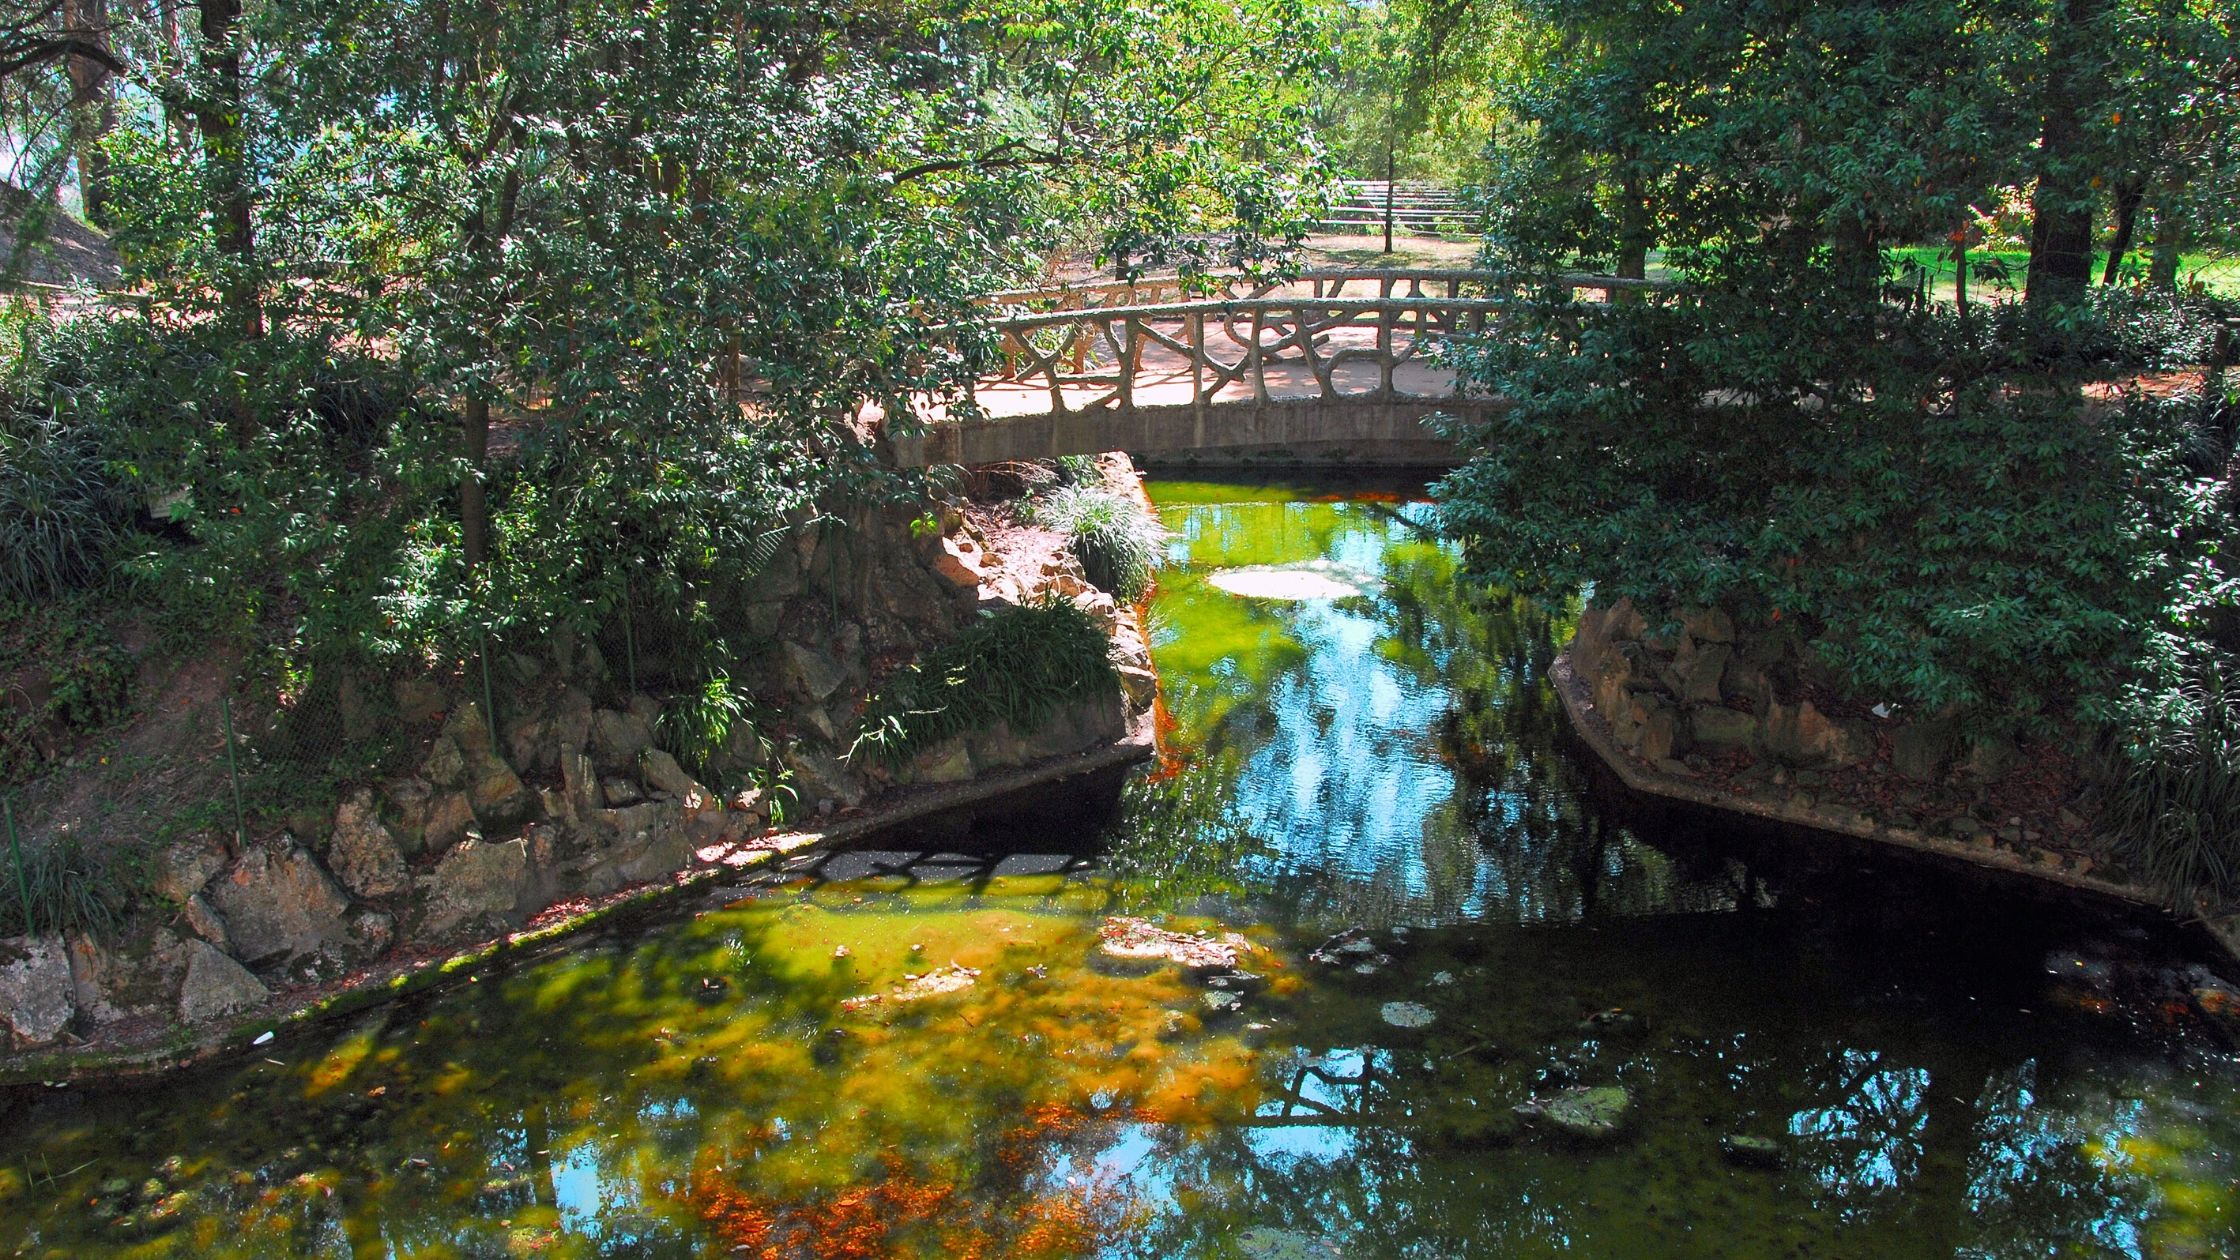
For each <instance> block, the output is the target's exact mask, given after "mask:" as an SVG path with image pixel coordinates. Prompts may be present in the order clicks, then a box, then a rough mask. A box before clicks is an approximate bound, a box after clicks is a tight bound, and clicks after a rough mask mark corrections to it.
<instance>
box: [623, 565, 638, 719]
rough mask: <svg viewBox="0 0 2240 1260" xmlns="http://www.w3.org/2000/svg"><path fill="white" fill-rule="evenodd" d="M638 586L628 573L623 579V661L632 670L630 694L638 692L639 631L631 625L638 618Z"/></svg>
mask: <svg viewBox="0 0 2240 1260" xmlns="http://www.w3.org/2000/svg"><path fill="white" fill-rule="evenodd" d="M637 607H638V601H637V595H636V587H635V585H634V584H633V583H632V582H631V581H630V578H629V576H628V575H627V574H625V575H624V576H623V579H622V661H623V665H624V666H625V667H626V668H627V669H628V670H629V672H630V694H631V695H633V696H634V695H637V694H638V632H637V630H636V629H635V628H634V627H633V626H632V625H631V623H632V622H633V621H635V620H637Z"/></svg>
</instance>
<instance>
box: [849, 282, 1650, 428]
mask: <svg viewBox="0 0 2240 1260" xmlns="http://www.w3.org/2000/svg"><path fill="white" fill-rule="evenodd" d="M1492 282H1493V277H1492V276H1489V275H1487V274H1485V273H1482V272H1471V271H1435V270H1375V271H1316V272H1307V273H1304V274H1301V275H1299V276H1296V277H1294V278H1292V279H1290V280H1288V281H1281V282H1278V281H1272V280H1255V279H1251V278H1248V277H1244V276H1241V275H1232V276H1220V277H1214V278H1212V279H1211V280H1209V281H1207V282H1206V283H1207V284H1208V285H1209V287H1210V291H1203V292H1191V291H1188V290H1185V289H1184V287H1183V286H1182V284H1181V282H1180V281H1178V280H1176V279H1173V278H1168V279H1158V280H1144V281H1140V282H1136V283H1132V284H1130V283H1113V284H1084V285H1068V286H1063V287H1055V288H1047V289H1034V290H1019V291H1015V292H1008V293H999V294H995V295H992V296H991V297H990V298H988V299H987V301H988V303H989V305H991V306H992V307H994V308H996V309H997V310H998V311H999V312H1000V314H999V315H998V317H997V319H996V320H995V322H994V327H993V331H994V333H995V336H996V338H997V344H998V346H999V347H1000V350H1001V352H1002V355H1003V367H1002V369H1001V370H1000V371H999V372H997V373H994V374H992V375H990V376H987V377H984V378H982V379H981V380H979V381H978V382H976V383H975V384H974V385H973V387H972V388H971V390H970V391H969V392H968V395H967V397H966V398H965V399H963V400H959V401H957V402H953V403H943V402H941V401H939V400H934V399H927V400H924V401H923V402H922V403H921V404H920V406H919V409H918V412H919V414H918V419H919V420H920V421H921V423H922V431H921V432H919V433H916V434H908V435H904V434H893V435H891V437H890V441H891V445H892V447H893V450H894V454H895V457H896V459H897V461H898V462H899V463H902V464H904V465H907V466H924V465H928V464H952V463H953V464H986V463H994V462H997V461H1001V460H1011V459H1038V458H1047V457H1050V456H1056V455H1086V454H1094V453H1096V452H1099V451H1114V450H1120V451H1127V452H1129V453H1130V454H1134V455H1139V456H1145V457H1149V458H1151V459H1153V460H1155V461H1157V462H1162V463H1191V462H1198V463H1217V464H1239V463H1254V462H1271V463H1276V462H1281V463H1340V464H1384V465H1405V466H1424V465H1432V464H1440V463H1446V462H1449V461H1451V459H1452V447H1451V445H1450V444H1449V443H1448V442H1446V441H1445V440H1444V439H1442V438H1440V437H1439V436H1438V435H1437V434H1436V433H1434V432H1433V431H1432V430H1431V429H1430V428H1429V427H1428V426H1427V425H1426V424H1425V420H1426V419H1427V418H1428V417H1430V416H1432V415H1434V414H1437V413H1446V414H1450V415H1465V416H1468V415H1480V414H1484V413H1485V412H1486V411H1488V410H1489V409H1490V408H1492V407H1493V406H1495V405H1497V400H1494V399H1491V398H1487V397H1484V396H1482V395H1470V394H1467V393H1463V392H1460V391H1458V389H1457V387H1456V381H1455V376H1454V373H1453V372H1452V371H1451V370H1449V369H1448V368H1446V367H1444V366H1442V365H1441V364H1439V363H1438V362H1437V361H1436V357H1435V356H1434V355H1433V354H1431V353H1430V351H1431V350H1432V348H1433V347H1434V346H1435V345H1437V344H1438V343H1439V342H1440V341H1441V340H1443V339H1444V338H1447V337H1451V336H1454V335H1455V334H1457V333H1471V332H1478V331H1482V330H1483V329H1484V328H1485V327H1486V326H1487V323H1488V321H1489V319H1492V318H1493V317H1495V316H1496V315H1497V314H1498V312H1499V311H1500V309H1501V307H1502V305H1503V304H1504V303H1503V300H1502V299H1501V298H1499V297H1495V296H1491V295H1490V294H1489V286H1490V285H1491V283H1492ZM1559 283H1564V284H1568V285H1570V286H1571V287H1572V289H1573V290H1574V291H1575V292H1577V293H1579V294H1580V295H1582V296H1584V297H1587V298H1589V299H1590V300H1600V301H1608V300H1609V299H1610V296H1611V295H1612V294H1613V293H1615V292H1617V291H1619V290H1622V289H1630V288H1650V287H1654V282H1645V281H1640V280H1626V279H1620V278H1617V277H1612V276H1590V275H1577V276H1564V277H1561V278H1560V279H1559Z"/></svg>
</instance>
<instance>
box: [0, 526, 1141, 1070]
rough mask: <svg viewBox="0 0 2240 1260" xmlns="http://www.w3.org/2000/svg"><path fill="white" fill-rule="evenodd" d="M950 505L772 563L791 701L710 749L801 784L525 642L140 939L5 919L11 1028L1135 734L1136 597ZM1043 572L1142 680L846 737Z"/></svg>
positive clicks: (764, 628) (177, 851) (768, 619)
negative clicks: (316, 812)
mask: <svg viewBox="0 0 2240 1260" xmlns="http://www.w3.org/2000/svg"><path fill="white" fill-rule="evenodd" d="M939 519H940V520H941V522H942V529H941V530H940V531H939V532H938V533H933V532H930V531H923V532H921V531H914V530H912V529H911V522H910V520H909V519H908V518H907V517H906V516H904V515H901V514H890V515H888V516H886V517H882V518H879V519H876V520H870V521H865V522H859V523H857V525H856V526H855V527H854V528H853V529H852V530H851V532H850V533H849V535H847V536H846V537H844V538H843V537H841V536H838V535H834V534H829V533H828V534H811V535H807V536H805V537H804V538H803V539H802V541H800V543H799V544H798V545H794V546H790V547H787V548H785V549H783V550H782V552H781V557H780V561H779V562H778V563H776V564H774V565H773V566H772V571H769V572H766V573H765V575H764V578H763V580H762V581H761V582H760V583H759V584H758V588H757V591H756V596H757V597H756V599H754V600H753V601H751V602H750V608H751V610H752V611H751V615H750V618H749V620H750V621H751V622H753V623H754V624H753V626H752V627H750V629H752V630H757V631H760V632H762V633H764V634H766V635H767V638H768V641H769V642H770V644H771V649H770V652H769V655H768V658H767V659H768V661H769V662H770V666H771V668H770V669H769V670H768V671H767V672H768V675H769V676H768V678H767V679H766V680H765V683H766V685H765V687H764V689H763V691H762V694H761V698H762V699H763V701H764V702H765V703H766V704H767V706H768V708H769V709H770V710H771V711H772V712H773V713H775V714H777V715H778V720H777V721H776V722H774V723H772V729H771V731H770V732H768V734H770V735H771V736H772V738H770V739H769V741H768V742H767V743H765V742H764V741H762V740H760V739H756V740H747V739H741V740H739V741H737V742H736V743H735V744H734V745H733V746H731V747H729V748H727V749H725V750H724V751H723V753H721V754H719V755H718V757H717V758H716V760H717V761H719V762H721V763H722V764H721V766H720V768H721V769H722V770H723V771H724V772H725V773H726V777H727V778H730V779H731V780H732V781H734V782H754V781H760V782H762V783H764V784H766V785H775V784H778V783H783V784H784V785H785V790H784V791H782V792H781V791H779V790H776V789H775V788H774V786H773V787H766V789H751V788H750V789H743V790H734V791H731V792H717V791H714V790H711V789H710V788H709V787H707V786H705V785H703V784H702V783H700V782H698V781H697V780H696V779H695V778H694V776H693V775H692V774H691V773H689V772H688V771H687V770H686V769H685V767H683V766H682V765H680V764H679V763H678V761H677V759H676V758H675V757H673V756H672V755H671V754H670V753H668V752H666V751H664V750H662V749H661V748H659V747H658V746H656V742H655V719H656V717H657V715H658V713H659V711H660V706H659V702H658V701H657V700H656V699H655V698H654V697H652V696H649V695H624V696H623V698H622V699H620V700H619V701H609V702H607V703H601V702H599V701H598V700H597V699H596V698H595V697H596V696H597V695H599V694H601V693H602V692H603V693H605V694H607V695H609V696H613V695H616V694H617V693H616V692H615V690H614V687H613V681H614V676H613V671H612V670H611V669H610V668H609V667H608V666H607V664H606V663H605V662H603V661H600V660H598V659H597V653H596V650H595V649H591V648H588V647H586V646H583V645H575V646H573V647H570V646H567V645H559V646H556V648H555V653H554V655H555V656H556V657H557V658H559V659H557V660H551V661H532V660H527V659H525V658H522V659H516V660H513V661H511V662H509V664H508V669H507V674H508V676H509V678H510V679H511V680H512V684H513V685H511V686H509V687H507V688H505V689H504V690H503V691H502V692H500V693H499V695H498V702H497V707H498V710H499V712H500V713H501V714H502V715H503V716H502V718H501V720H500V721H499V722H498V723H497V729H495V730H493V729H492V724H491V722H490V720H489V718H488V717H487V716H486V715H485V713H484V712H483V709H482V706H481V704H480V703H478V702H477V701H475V700H466V699H460V698H457V697H451V696H446V695H444V694H443V693H442V692H441V691H440V690H435V689H431V688H430V687H429V686H428V685H427V684H425V683H418V684H407V685H404V686H401V687H400V688H399V694H398V696H397V697H396V699H397V700H398V707H399V708H400V709H401V710H403V711H405V712H406V713H408V714H409V713H414V712H417V713H418V714H419V715H420V716H421V717H422V718H423V719H425V720H426V721H427V722H430V723H434V724H436V733H435V735H434V737H433V738H432V739H431V740H430V741H429V743H428V744H427V746H426V749H425V751H424V753H423V754H422V755H421V756H420V757H419V759H418V762H417V764H416V765H415V767H414V768H413V769H412V771H411V772H410V773H407V774H404V775H401V776H398V777H395V778H392V779H389V780H386V781H383V782H380V783H377V784H369V785H365V786H361V787H358V788H357V789H355V790H353V791H352V792H350V793H349V794H348V795H347V796H346V797H345V798H344V799H343V800H341V801H340V802H338V803H337V804H336V806H335V807H334V809H333V811H332V813H331V815H329V816H325V817H321V818H319V819H318V820H317V821H316V823H315V824H311V825H306V822H305V821H303V820H300V818H299V820H298V821H297V822H296V823H294V824H293V825H292V826H291V829H290V830H288V831H283V832H279V833H275V834H271V835H265V836H260V837H256V838H254V839H253V840H252V841H251V842H250V843H249V844H248V845H247V846H245V847H241V848H239V849H236V847H235V846H234V845H232V844H231V843H229V840H230V837H220V836H216V835H207V836H200V837H196V838H194V839H190V840H187V841H184V842H180V843H176V844H173V845H171V846H170V847H168V848H166V849H165V850H163V851H162V852H160V853H158V854H156V855H155V857H154V870H153V872H152V879H151V883H152V885H153V891H154V894H155V896H156V898H157V899H158V900H159V902H160V905H161V912H160V913H157V914H151V915H145V916H143V917H142V921H140V922H139V923H137V924H136V925H135V926H134V928H133V929H132V930H131V931H129V932H127V933H126V934H124V935H123V936H122V937H121V939H117V940H99V939H95V938H92V937H83V936H77V935H71V936H68V937H61V936H45V937H37V938H15V939H11V940H4V941H0V1033H4V1034H5V1038H4V1040H5V1044H6V1045H7V1047H8V1048H10V1049H12V1050H15V1051H18V1052H22V1051H33V1050H39V1049H42V1048H48V1047H64V1048H68V1047H72V1046H79V1047H90V1046H96V1045H102V1046H112V1047H113V1046H125V1045H131V1044H134V1043H141V1044H145V1043H150V1042H155V1041H162V1040H166V1039H170V1040H177V1039H179V1038H180V1037H182V1036H184V1035H185V1034H186V1033H187V1032H188V1031H189V1030H191V1029H193V1028H196V1027H209V1026H212V1025H215V1024H220V1023H224V1022H227V1021H237V1020H239V1019H241V1018H244V1017H246V1016H248V1015H251V1014H256V1015H260V1016H262V1015H265V1014H268V1013H278V1012H283V1011H286V1010H288V1009H291V1008H295V1007H300V1006H303V1005H306V1004H307V1003H309V1002H311V1001H313V1000H315V999H316V998H317V997H318V996H319V995H320V993H321V992H322V991H324V990H325V989H328V988H331V987H332V986H334V985H335V984H336V983H338V982H343V981H345V979H346V978H347V977H351V976H356V975H363V974H365V973H367V972H370V971H375V970H384V969H385V970H390V971H394V970H396V969H397V967H398V960H399V959H405V960H410V959H412V958H415V957H427V956H432V955H436V954H439V953H441V952H447V951H449V950H451V949H455V948H457V947H458V946H459V945H460V944H462V943H465V942H473V941H478V940H488V939H490V938H492V937H493V936H502V935H503V934H505V933H507V932H509V931H511V930H512V929H514V928H516V927H518V926H519V925H521V924H522V923H523V922H525V921H526V920H527V919H529V918H530V917H531V916H533V915H536V914H538V913H539V912H541V911H545V910H546V909H547V908H548V907H552V906H554V905H555V904H556V903H567V902H580V901H584V900H586V899H597V898H599V897H602V896H605V895H608V894H612V893H614V892H616V891H617V890H620V889H623V888H627V887H629V886H632V885H639V884H649V883H652V884H659V883H664V882H670V881H675V880H678V879H679V878H681V877H687V876H688V875H689V873H690V872H693V871H695V870H705V869H708V868H710V867H722V866H725V865H733V866H736V865H742V864H744V859H745V858H746V857H748V856H755V855H758V854H759V851H761V850H764V849H768V848H772V847H779V846H780V844H781V842H780V841H779V840H777V839H776V838H774V837H773V833H774V832H775V831H777V830H778V829H779V828H778V826H777V824H778V823H780V822H783V823H784V824H785V825H786V826H788V827H792V828H795V829H799V828H800V827H801V826H802V825H803V824H804V823H807V824H809V825H811V826H823V827H826V828H828V829H831V830H840V829H841V828H838V827H834V826H832V824H835V823H839V822H842V821H844V820H847V819H850V818H866V817H875V816H877V815H880V814H882V813H888V812H893V813H904V812H908V803H909V802H911V801H915V800H921V799H925V798H930V797H939V796H943V795H953V793H954V788H953V787H952V788H944V787H942V786H940V785H960V784H965V783H967V782H968V781H971V780H975V779H983V778H986V779H1006V778H1017V777H1020V773H1021V771H1022V770H1023V769H1028V770H1029V774H1028V776H1027V777H1031V768H1032V767H1035V766H1038V765H1043V764H1049V763H1052V762H1053V761H1054V760H1055V761H1056V762H1057V763H1060V764H1064V763H1067V762H1070V761H1073V760H1078V758H1079V755H1081V754H1084V753H1088V752H1091V751H1094V750H1098V749H1102V748H1107V747H1110V746H1112V745H1114V744H1115V743H1118V742H1121V741H1124V740H1127V739H1128V738H1129V737H1130V735H1131V733H1132V732H1134V731H1136V730H1138V729H1139V728H1140V727H1141V726H1142V725H1143V722H1144V715H1146V714H1147V713H1148V711H1149V710H1150V708H1151V704H1152V700H1153V693H1154V692H1155V690H1156V679H1155V678H1154V676H1153V674H1152V672H1151V663H1150V657H1149V652H1148V650H1147V647H1146V643H1145V638H1144V634H1143V629H1142V626H1141V625H1140V624H1139V623H1138V620H1137V617H1136V614H1135V611H1134V610H1132V609H1128V608H1124V607H1121V606H1119V605H1117V604H1116V603H1115V601H1114V600H1113V599H1112V597H1111V596H1109V595H1107V594H1105V593H1104V592H1102V591H1099V590H1097V589H1095V588H1094V587H1093V586H1091V585H1090V584H1089V582H1088V581H1087V579H1086V578H1085V576H1084V575H1083V574H1082V572H1081V569H1080V566H1079V565H1078V564H1077V563H1075V562H1074V561H1073V560H1072V559H1071V558H1070V557H1062V558H1060V559H1057V560H1054V561H1052V562H1050V563H1048V564H1046V565H1045V566H1044V567H1043V569H1042V571H1041V572H1040V573H1038V574H1031V575H1026V576H1025V577H1024V578H1022V577H1021V576H1020V575H1018V574H1015V573H1013V574H1001V575H996V576H991V575H993V574H995V569H994V567H993V566H991V565H989V564H987V563H986V561H987V560H988V557H987V555H986V551H985V547H986V539H985V537H984V536H982V535H981V534H980V532H979V531H978V530H977V529H975V528H974V527H973V525H972V524H971V523H970V521H969V519H968V517H967V515H966V514H965V513H964V512H963V511H961V510H959V509H957V508H955V507H951V508H948V509H946V510H944V511H942V512H941V513H940V514H939ZM1048 594H1055V595H1058V596H1060V597H1062V598H1066V599H1070V600H1072V601H1073V602H1075V603H1076V604H1077V605H1079V606H1081V607H1082V608H1084V609H1086V610H1087V611H1089V612H1090V613H1091V614H1092V615H1093V616H1094V617H1095V618H1096V619H1097V620H1098V621H1099V623H1100V624H1101V625H1102V626H1103V627H1104V629H1105V630H1106V633H1107V634H1108V636H1109V637H1110V638H1111V641H1112V644H1113V654H1114V660H1115V662H1116V664H1117V665H1118V666H1119V668H1120V672H1121V677H1122V680H1123V682H1124V684H1125V688H1124V690H1123V691H1121V692H1118V693H1115V694H1112V695H1108V696H1101V697H1096V698H1094V699H1090V700H1084V701H1082V702H1079V703H1077V704H1075V705H1073V706H1071V707H1070V708H1068V709H1067V710H1065V711H1063V712H1061V713H1059V714H1058V715H1057V716H1056V717H1055V718H1054V719H1053V720H1051V721H1050V722H1048V723H1046V724H1045V725H1044V726H1043V727H1041V728H1040V729H1037V730H1033V731H1014V730H1011V729H1008V728H1007V727H1004V726H1002V725H1000V724H999V725H998V726H997V727H996V728H995V729H992V730H984V731H980V732H976V733H974V734H973V735H971V736H970V737H969V738H961V739H957V740H952V741H949V742H948V743H945V744H942V745H940V746H937V747H935V748H932V749H929V750H927V751H926V752H925V753H923V754H922V755H921V756H919V757H918V758H917V759H916V760H915V761H914V762H913V763H911V764H909V765H906V766H904V767H901V768H900V769H899V770H892V771H890V770H886V769H884V768H879V767H870V766H858V765H856V764H854V763H851V762H850V761H849V760H848V758H847V755H846V754H847V751H848V748H847V745H848V742H849V741H850V740H851V739H852V738H853V734H854V727H855V716H854V715H855V714H856V712H857V711H859V710H860V708H861V706H862V704H863V700H864V697H865V696H866V695H867V694H868V692H869V691H870V689H871V688H872V686H873V684H874V682H875V678H874V675H875V673H878V672H881V671H882V670H883V669H884V668H891V667H892V666H893V665H894V664H898V663H900V662H902V661H907V660H908V659H910V658H911V657H913V656H915V655H917V654H919V653H920V652H922V651H924V650H926V649H928V648H930V647H932V646H934V645H936V644H938V643H940V642H942V641H945V640H946V638H947V637H949V636H950V635H953V634H954V633H955V632H956V631H957V629H958V628H960V627H961V626H962V625H964V624H965V622H966V621H967V619H969V618H970V617H972V616H974V615H975V614H976V613H978V612H981V611H995V610H999V609H1000V608H1002V607H1003V606H1005V605H1007V604H1015V603H1019V602H1023V601H1026V600H1032V599H1036V598H1040V597H1044V596H1045V595H1048ZM439 719H440V720H439ZM756 770H762V771H765V772H766V773H763V774H760V775H756V774H754V773H752V772H754V771H756ZM897 803H901V806H900V807H899V808H898V807H897ZM781 816H782V817H781ZM856 829H857V828H847V830H856ZM785 847H790V845H787V846H785ZM406 965H409V963H407V964H406Z"/></svg>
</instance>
